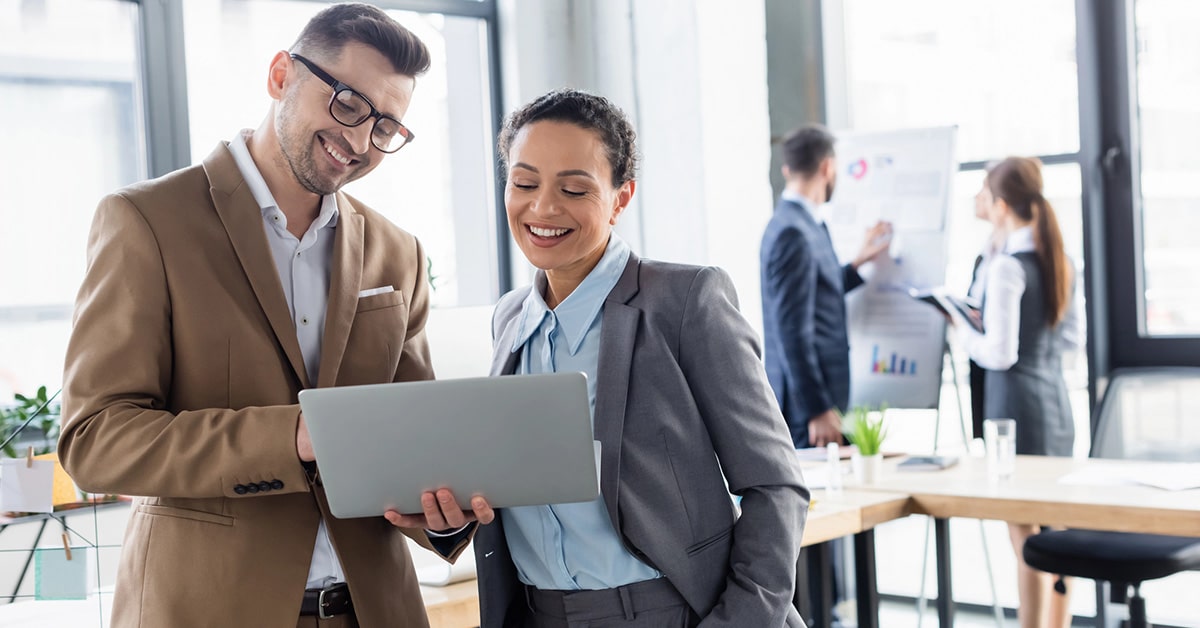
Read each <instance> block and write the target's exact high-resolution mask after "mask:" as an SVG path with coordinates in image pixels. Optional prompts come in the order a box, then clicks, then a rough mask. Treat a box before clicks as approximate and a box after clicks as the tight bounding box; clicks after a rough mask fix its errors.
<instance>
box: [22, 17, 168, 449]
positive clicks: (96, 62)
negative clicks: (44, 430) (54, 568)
mask: <svg viewBox="0 0 1200 628" xmlns="http://www.w3.org/2000/svg"><path fill="white" fill-rule="evenodd" d="M137 24H138V13H137V5H135V4H133V3H130V2H122V1H119V0H111V1H103V0H95V1H93V2H77V1H74V0H42V1H40V2H22V1H20V0H0V120H3V121H4V122H3V124H4V138H5V145H6V149H5V150H4V151H2V152H0V172H3V173H4V177H5V181H6V182H7V183H8V185H5V202H4V204H3V206H2V207H0V225H3V226H0V274H2V275H0V276H2V280H0V403H2V402H3V401H4V400H8V399H11V398H12V393H13V392H32V391H34V390H36V389H37V387H38V386H39V385H43V384H45V385H47V386H50V387H51V389H52V390H54V389H56V388H57V385H58V382H60V381H61V379H62V365H63V356H64V355H65V352H66V342H67V336H68V333H69V330H70V319H71V308H72V303H73V302H74V300H75V292H76V291H77V290H78V288H79V284H80V281H81V280H82V279H83V272H84V264H85V254H86V247H87V234H88V228H89V226H90V224H91V218H92V214H93V211H94V210H95V208H96V205H97V203H98V202H99V200H100V198H101V197H102V196H103V195H104V194H105V193H107V192H110V191H112V190H115V189H116V188H118V187H120V186H122V185H126V184H129V183H132V182H134V181H137V180H138V179H141V178H144V177H145V171H146V167H145V161H146V160H145V150H144V148H143V147H144V139H143V135H142V115H141V111H140V109H141V108H140V104H139V103H140V102H141V84H140V80H139V72H138V52H137V39H138V37H137ZM0 436H2V435H0Z"/></svg>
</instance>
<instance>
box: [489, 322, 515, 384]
mask: <svg viewBox="0 0 1200 628" xmlns="http://www.w3.org/2000/svg"><path fill="white" fill-rule="evenodd" d="M520 313H521V310H520V309H518V310H517V311H516V313H515V314H514V315H513V316H510V317H509V319H508V320H507V321H505V323H504V329H502V330H500V334H499V335H498V336H496V338H497V339H496V342H495V345H494V346H495V350H494V351H492V371H491V374H492V375H493V376H496V375H512V374H513V373H516V372H517V361H518V360H519V359H520V358H521V352H520V351H513V350H512V345H513V341H514V340H516V337H517V328H518V324H517V322H518V321H519V320H520V319H521V317H520Z"/></svg>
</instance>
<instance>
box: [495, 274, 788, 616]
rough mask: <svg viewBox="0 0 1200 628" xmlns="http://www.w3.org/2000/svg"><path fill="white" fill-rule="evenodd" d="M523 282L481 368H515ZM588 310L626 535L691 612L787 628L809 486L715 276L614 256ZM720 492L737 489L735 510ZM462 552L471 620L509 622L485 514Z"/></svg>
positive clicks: (618, 515) (502, 556)
mask: <svg viewBox="0 0 1200 628" xmlns="http://www.w3.org/2000/svg"><path fill="white" fill-rule="evenodd" d="M545 281H546V279H545V276H544V275H543V274H542V273H538V277H537V282H538V285H540V286H543V287H544V285H545ZM527 294H528V289H522V290H515V291H513V292H510V293H508V294H506V295H504V296H503V297H502V298H501V299H500V302H499V303H498V304H497V306H496V312H495V316H494V318H493V337H494V338H495V345H494V346H495V353H494V358H493V362H492V374H493V375H507V374H512V373H513V372H514V371H515V370H516V367H517V361H518V358H519V356H520V354H519V353H512V352H511V351H510V349H511V347H512V344H513V340H514V335H515V334H516V331H517V317H518V315H519V314H520V311H521V304H522V301H523V300H524V298H525V296H526V295H527ZM603 317H604V318H603V327H602V331H601V334H602V337H601V346H600V357H599V368H598V375H597V382H596V409H595V417H594V419H595V436H596V438H597V439H598V440H599V441H601V446H602V454H601V473H600V491H601V494H602V495H603V497H604V502H605V505H606V506H607V509H608V514H609V516H610V517H612V522H613V526H614V527H615V529H616V530H617V531H618V532H619V533H620V535H621V537H622V539H623V540H624V541H625V545H626V547H627V548H628V549H629V551H630V552H632V553H633V554H634V555H635V556H637V557H638V558H640V559H641V560H643V561H645V562H646V563H648V564H650V565H652V566H654V567H655V568H656V569H658V570H659V571H661V572H662V573H663V574H664V575H665V576H666V578H667V579H668V580H670V582H671V584H672V585H674V586H675V588H676V589H677V590H678V591H679V593H680V594H682V596H683V597H684V599H686V600H687V602H688V604H689V605H690V606H691V608H692V609H693V610H694V611H695V613H696V614H697V615H698V616H699V617H701V618H702V623H701V625H703V626H755V627H762V628H770V627H774V626H803V623H801V620H800V617H799V615H798V614H797V613H796V611H795V609H794V608H793V607H792V595H793V591H794V588H795V578H796V573H795V569H796V558H797V556H798V554H799V551H800V537H801V534H802V532H803V530H804V520H805V516H806V514H807V511H808V497H809V493H808V489H806V488H805V487H804V483H803V479H802V478H801V475H800V469H799V466H798V464H797V461H796V455H795V451H794V449H793V447H792V442H791V438H790V436H789V435H788V431H787V426H786V424H785V423H784V420H783V416H782V415H781V414H780V412H779V407H778V405H777V404H776V402H775V398H774V396H773V395H772V393H771V389H770V386H769V384H768V383H767V380H766V375H765V372H764V370H763V365H762V362H761V361H760V357H759V356H760V349H759V344H758V338H757V336H756V335H755V333H754V332H753V330H752V329H751V328H750V326H749V325H748V324H747V323H746V321H745V319H743V318H742V316H741V314H740V313H739V312H738V309H737V295H736V292H735V290H734V287H733V283H732V282H731V281H730V279H729V276H728V275H726V274H725V273H724V272H723V271H721V270H720V269H717V268H704V267H698V266H683V265H678V264H667V263H662V262H654V261H650V260H640V259H638V257H637V256H636V255H630V258H629V262H628V264H627V265H626V267H625V270H624V272H623V274H622V275H621V279H620V280H619V281H618V282H617V285H616V286H615V287H614V288H613V290H612V292H610V293H609V295H608V298H607V300H606V301H605V304H604V313H603ZM722 472H723V473H722ZM726 482H728V489H727V488H726ZM729 493H733V494H735V495H739V496H741V505H740V510H741V514H740V516H739V515H738V512H737V508H736V507H735V506H734V505H733V502H732V501H731V500H730V497H729ZM475 555H476V560H477V565H478V573H479V593H480V604H481V611H482V615H483V617H482V628H501V627H510V626H523V625H525V619H526V612H527V610H528V609H527V606H526V603H525V599H524V594H523V585H522V584H521V582H520V581H519V580H518V579H517V572H516V567H515V566H514V565H513V562H512V558H511V557H510V555H509V552H508V545H507V543H506V541H505V539H504V529H503V527H502V523H501V521H500V518H499V517H497V518H496V522H495V523H493V524H491V525H487V526H480V528H479V531H478V533H477V535H476V537H475Z"/></svg>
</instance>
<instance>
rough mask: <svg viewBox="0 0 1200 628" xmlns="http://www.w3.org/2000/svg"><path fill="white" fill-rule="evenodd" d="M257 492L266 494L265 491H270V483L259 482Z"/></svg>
mask: <svg viewBox="0 0 1200 628" xmlns="http://www.w3.org/2000/svg"><path fill="white" fill-rule="evenodd" d="M258 490H260V491H262V492H264V493H266V492H267V491H269V490H271V483H270V482H259V483H258Z"/></svg>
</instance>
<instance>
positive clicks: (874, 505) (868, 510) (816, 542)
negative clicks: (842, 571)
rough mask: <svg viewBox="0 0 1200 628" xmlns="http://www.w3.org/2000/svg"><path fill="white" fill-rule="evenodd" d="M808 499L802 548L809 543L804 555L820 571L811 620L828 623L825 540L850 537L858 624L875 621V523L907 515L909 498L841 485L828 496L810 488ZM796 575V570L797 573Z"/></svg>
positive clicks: (829, 569)
mask: <svg viewBox="0 0 1200 628" xmlns="http://www.w3.org/2000/svg"><path fill="white" fill-rule="evenodd" d="M813 500H814V504H813V505H812V506H811V507H810V509H809V511H808V520H807V521H806V522H805V524H804V538H803V539H801V541H800V545H801V546H802V547H809V548H810V550H809V556H810V558H809V560H812V561H815V562H816V565H817V568H816V572H817V573H820V574H823V577H822V579H821V580H820V582H819V583H818V590H819V593H818V595H819V596H820V599H819V600H814V602H817V604H816V609H814V610H816V611H817V616H816V617H815V619H816V623H817V625H820V626H827V625H829V624H831V623H832V621H833V618H832V609H833V581H832V576H833V565H832V562H833V561H832V556H831V552H830V547H829V545H827V544H826V542H827V541H831V540H833V539H837V538H841V537H844V536H850V535H853V536H854V563H855V569H854V572H855V582H856V589H857V591H858V592H859V593H858V600H857V603H858V625H859V627H860V628H877V627H878V626H879V589H878V587H877V585H876V577H875V531H874V529H875V526H877V525H879V524H881V523H884V522H887V521H891V520H893V519H899V518H901V517H907V516H908V515H909V513H910V512H911V508H910V500H909V497H908V495H906V494H904V493H891V492H887V491H857V490H853V489H847V490H844V491H842V492H841V494H840V495H837V496H835V497H829V496H828V495H827V494H826V493H825V491H824V490H821V489H815V490H813ZM797 577H798V578H799V574H797Z"/></svg>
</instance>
